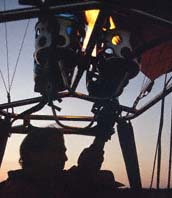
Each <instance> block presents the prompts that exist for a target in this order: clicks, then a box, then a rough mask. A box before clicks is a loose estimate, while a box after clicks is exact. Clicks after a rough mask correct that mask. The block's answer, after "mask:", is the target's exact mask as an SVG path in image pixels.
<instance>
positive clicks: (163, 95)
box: [125, 84, 172, 120]
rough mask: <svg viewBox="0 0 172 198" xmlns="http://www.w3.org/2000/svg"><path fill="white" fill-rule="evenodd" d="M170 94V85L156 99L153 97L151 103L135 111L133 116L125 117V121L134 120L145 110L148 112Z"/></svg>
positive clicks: (171, 90)
mask: <svg viewBox="0 0 172 198" xmlns="http://www.w3.org/2000/svg"><path fill="white" fill-rule="evenodd" d="M171 92H172V84H171V85H170V86H169V87H168V88H166V91H165V92H164V91H162V92H161V93H160V94H158V95H157V96H156V97H154V98H153V99H152V100H151V101H149V102H148V103H147V104H145V105H144V106H143V107H142V108H140V109H138V110H137V109H135V113H134V114H133V115H128V116H126V117H125V119H127V120H131V119H134V118H136V117H138V116H139V115H141V114H142V113H144V112H145V111H146V110H148V109H149V108H150V107H152V106H153V105H155V104H156V103H158V102H159V101H160V100H161V99H162V98H164V97H166V96H167V95H168V94H170V93H171Z"/></svg>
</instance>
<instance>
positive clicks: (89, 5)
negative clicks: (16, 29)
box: [0, 1, 101, 23]
mask: <svg viewBox="0 0 172 198" xmlns="http://www.w3.org/2000/svg"><path fill="white" fill-rule="evenodd" d="M100 7H101V2H99V1H90V2H78V3H68V4H61V5H57V6H51V7H49V8H48V11H49V12H51V13H52V14H53V13H54V14H55V13H58V12H71V10H72V12H74V11H82V10H89V9H95V8H100ZM39 15H40V8H38V7H32V8H24V9H15V10H9V11H3V12H0V23H3V22H9V21H18V20H23V19H29V18H37V17H38V16H39Z"/></svg>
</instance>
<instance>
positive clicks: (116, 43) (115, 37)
mask: <svg viewBox="0 0 172 198" xmlns="http://www.w3.org/2000/svg"><path fill="white" fill-rule="evenodd" d="M120 42H121V38H120V36H119V35H115V36H113V37H112V44H114V45H118V44H119V43H120Z"/></svg>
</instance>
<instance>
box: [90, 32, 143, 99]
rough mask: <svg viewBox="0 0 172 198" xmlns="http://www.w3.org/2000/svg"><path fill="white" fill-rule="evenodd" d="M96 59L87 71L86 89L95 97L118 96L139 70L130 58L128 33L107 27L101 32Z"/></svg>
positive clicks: (130, 49)
mask: <svg viewBox="0 0 172 198" xmlns="http://www.w3.org/2000/svg"><path fill="white" fill-rule="evenodd" d="M102 37H103V38H102V41H101V43H100V44H99V46H100V47H99V48H98V50H97V57H96V61H95V63H94V64H93V67H92V69H90V71H88V72H87V90H88V92H89V95H91V96H96V97H101V98H102V97H118V96H119V95H121V94H122V92H123V89H124V87H125V86H126V85H127V84H128V83H129V80H130V79H132V78H134V77H135V76H136V75H137V74H138V72H139V66H138V63H137V62H136V61H134V60H131V59H130V55H131V53H132V47H131V44H130V33H129V32H128V31H125V30H118V29H111V30H110V29H109V30H105V31H104V32H103V36H102Z"/></svg>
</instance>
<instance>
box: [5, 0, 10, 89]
mask: <svg viewBox="0 0 172 198" xmlns="http://www.w3.org/2000/svg"><path fill="white" fill-rule="evenodd" d="M4 10H6V0H4ZM4 26H5V45H6V54H7V56H6V58H7V60H6V61H7V80H8V90H9V89H10V69H9V53H8V31H7V23H6V22H5V23H4Z"/></svg>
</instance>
